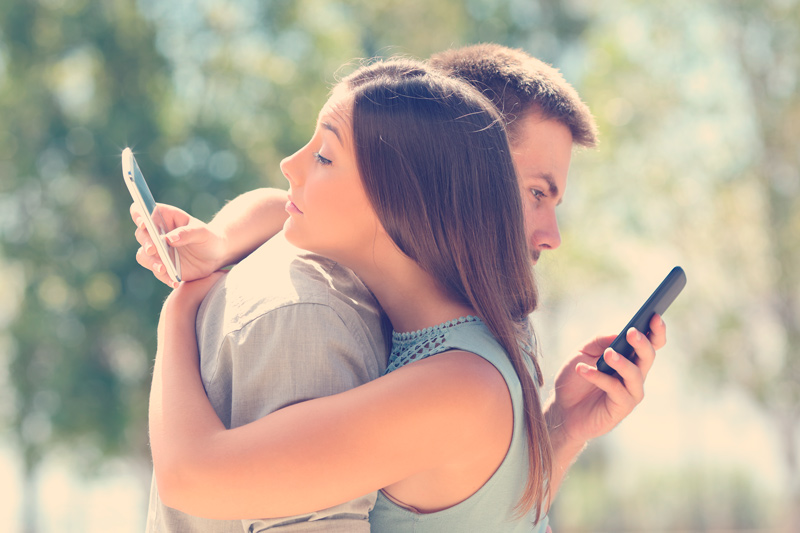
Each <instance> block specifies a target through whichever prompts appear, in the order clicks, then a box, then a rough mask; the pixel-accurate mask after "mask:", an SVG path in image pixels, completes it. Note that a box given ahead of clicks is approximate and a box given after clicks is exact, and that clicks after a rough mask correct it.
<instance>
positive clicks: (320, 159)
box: [313, 152, 333, 165]
mask: <svg viewBox="0 0 800 533" xmlns="http://www.w3.org/2000/svg"><path fill="white" fill-rule="evenodd" d="M313 155H314V159H316V160H317V162H318V163H319V164H320V165H330V164H331V163H333V161H331V160H330V159H328V158H326V157H322V156H321V155H320V153H319V152H314V154H313Z"/></svg>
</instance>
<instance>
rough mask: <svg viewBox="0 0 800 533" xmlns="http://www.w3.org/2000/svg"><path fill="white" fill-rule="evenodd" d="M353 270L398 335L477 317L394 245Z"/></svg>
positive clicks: (469, 308)
mask: <svg viewBox="0 0 800 533" xmlns="http://www.w3.org/2000/svg"><path fill="white" fill-rule="evenodd" d="M392 247H393V250H391V251H387V252H386V253H381V254H375V255H373V259H372V260H371V261H370V263H368V264H366V265H361V266H360V267H357V268H354V269H353V270H354V271H355V272H356V274H357V275H358V276H359V277H360V278H361V280H362V281H363V282H364V283H365V284H366V285H367V287H369V289H370V290H371V291H372V293H373V294H374V295H375V297H376V298H377V299H378V302H379V303H380V304H381V307H382V308H383V310H384V312H385V313H386V314H387V316H388V317H389V320H391V322H392V327H393V328H394V329H395V331H398V332H407V331H416V330H419V329H425V328H428V327H431V326H435V325H437V324H441V323H443V322H447V321H448V320H453V319H455V318H459V317H461V316H466V315H470V314H473V315H474V314H475V311H474V310H473V309H472V308H471V307H470V306H469V305H465V304H462V303H460V302H458V301H456V300H455V299H454V298H452V297H451V296H450V295H448V294H447V293H446V292H445V291H444V289H443V288H441V287H440V286H439V284H438V283H437V282H436V280H435V279H434V278H433V276H431V275H430V274H428V273H427V272H426V271H424V270H423V269H422V268H421V267H420V266H419V265H418V264H417V263H416V262H414V261H413V260H411V259H410V258H409V257H407V256H406V255H405V254H403V253H402V252H400V251H399V250H397V248H396V247H394V246H392Z"/></svg>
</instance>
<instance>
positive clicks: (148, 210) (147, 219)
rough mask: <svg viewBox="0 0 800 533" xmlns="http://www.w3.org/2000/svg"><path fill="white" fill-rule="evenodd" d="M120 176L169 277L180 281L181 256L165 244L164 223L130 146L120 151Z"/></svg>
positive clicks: (165, 231)
mask: <svg viewBox="0 0 800 533" xmlns="http://www.w3.org/2000/svg"><path fill="white" fill-rule="evenodd" d="M122 178H123V179H124V180H125V185H127V186H128V192H130V193H131V197H132V198H133V201H134V203H135V204H136V205H137V207H138V208H139V212H140V213H141V214H142V216H143V217H144V224H145V226H146V227H147V232H148V233H149V234H150V238H151V239H152V241H153V244H154V245H155V247H156V251H157V252H158V256H159V257H160V258H161V262H162V263H163V264H164V268H166V270H167V275H168V276H169V279H171V280H172V281H174V282H180V281H181V258H180V255H179V254H178V252H177V250H175V248H172V247H171V246H169V245H168V244H167V239H166V237H165V235H166V233H167V230H166V227H167V225H166V223H165V222H164V217H163V216H162V215H161V211H159V210H158V206H157V205H156V201H155V200H154V199H153V194H152V193H151V192H150V188H149V187H148V186H147V182H146V181H144V176H143V175H142V171H141V170H139V165H138V164H137V163H136V159H135V158H134V157H133V152H132V151H131V149H130V148H125V149H124V150H123V151H122Z"/></svg>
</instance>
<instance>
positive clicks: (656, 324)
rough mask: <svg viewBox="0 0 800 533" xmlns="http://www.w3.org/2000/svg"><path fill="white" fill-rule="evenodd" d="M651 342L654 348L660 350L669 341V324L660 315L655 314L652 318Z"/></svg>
mask: <svg viewBox="0 0 800 533" xmlns="http://www.w3.org/2000/svg"><path fill="white" fill-rule="evenodd" d="M648 337H650V343H651V344H652V345H653V348H655V349H656V350H660V349H661V348H663V347H664V345H665V344H666V343H667V324H666V323H665V322H664V319H663V318H661V316H660V315H653V318H651V319H650V333H649V335H648Z"/></svg>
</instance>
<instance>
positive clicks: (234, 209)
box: [208, 188, 288, 266]
mask: <svg viewBox="0 0 800 533" xmlns="http://www.w3.org/2000/svg"><path fill="white" fill-rule="evenodd" d="M287 199H288V197H287V192H286V191H284V190H281V189H272V188H261V189H255V190H253V191H249V192H246V193H244V194H241V195H239V196H237V197H236V198H234V199H233V200H231V201H230V202H228V203H227V204H225V206H224V207H223V208H222V209H220V211H219V212H218V213H217V214H216V215H215V216H214V218H213V220H211V222H209V223H208V225H209V227H211V228H213V229H214V230H215V231H216V232H217V233H219V234H220V235H223V236H224V237H225V240H226V254H225V257H224V258H223V264H222V266H226V265H231V264H234V263H237V262H238V261H240V260H241V259H242V258H244V257H245V256H247V255H248V254H250V253H251V252H252V251H253V250H255V249H256V248H258V247H259V246H261V245H262V244H264V243H265V242H266V241H268V240H269V239H270V238H272V237H273V236H274V235H275V234H276V233H278V232H279V231H280V230H281V229H282V228H283V223H284V222H285V221H286V218H287V217H288V214H287V213H286V209H285V208H286V201H287Z"/></svg>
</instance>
